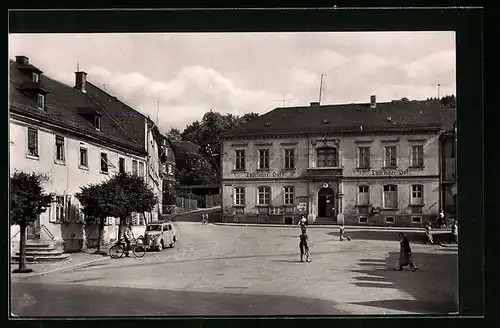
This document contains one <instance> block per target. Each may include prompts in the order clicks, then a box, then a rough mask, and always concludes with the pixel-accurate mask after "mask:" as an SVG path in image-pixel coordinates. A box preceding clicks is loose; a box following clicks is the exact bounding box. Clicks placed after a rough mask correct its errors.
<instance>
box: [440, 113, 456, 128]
mask: <svg viewBox="0 0 500 328" xmlns="http://www.w3.org/2000/svg"><path fill="white" fill-rule="evenodd" d="M441 117H442V120H443V129H444V130H445V131H449V132H453V131H454V130H455V122H456V121H457V111H456V109H455V108H451V109H443V110H442V111H441Z"/></svg>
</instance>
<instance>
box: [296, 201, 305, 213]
mask: <svg viewBox="0 0 500 328" xmlns="http://www.w3.org/2000/svg"><path fill="white" fill-rule="evenodd" d="M297 211H298V212H299V213H301V214H302V213H306V212H307V203H299V204H298V205H297Z"/></svg>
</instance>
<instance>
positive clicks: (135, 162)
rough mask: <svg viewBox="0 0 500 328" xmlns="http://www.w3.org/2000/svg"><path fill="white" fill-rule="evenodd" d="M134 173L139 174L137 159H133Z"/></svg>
mask: <svg viewBox="0 0 500 328" xmlns="http://www.w3.org/2000/svg"><path fill="white" fill-rule="evenodd" d="M132 174H134V175H137V161H136V160H135V159H133V160H132Z"/></svg>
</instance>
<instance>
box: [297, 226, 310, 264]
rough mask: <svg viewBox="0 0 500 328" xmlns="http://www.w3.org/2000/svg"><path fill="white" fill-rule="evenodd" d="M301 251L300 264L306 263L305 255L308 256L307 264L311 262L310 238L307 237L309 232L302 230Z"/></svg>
mask: <svg viewBox="0 0 500 328" xmlns="http://www.w3.org/2000/svg"><path fill="white" fill-rule="evenodd" d="M299 249H300V262H304V255H305V256H306V262H311V259H310V258H309V255H310V254H309V245H308V237H307V232H306V231H305V230H302V233H301V234H300V242H299Z"/></svg>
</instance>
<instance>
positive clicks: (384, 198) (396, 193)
mask: <svg viewBox="0 0 500 328" xmlns="http://www.w3.org/2000/svg"><path fill="white" fill-rule="evenodd" d="M385 187H394V188H395V189H396V190H395V191H388V192H394V193H395V198H394V202H395V204H394V205H395V206H394V207H388V206H387V201H386V194H385V193H386V191H385V190H384V189H385ZM382 198H383V201H384V208H389V209H397V208H398V186H397V185H395V184H387V185H383V186H382Z"/></svg>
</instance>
